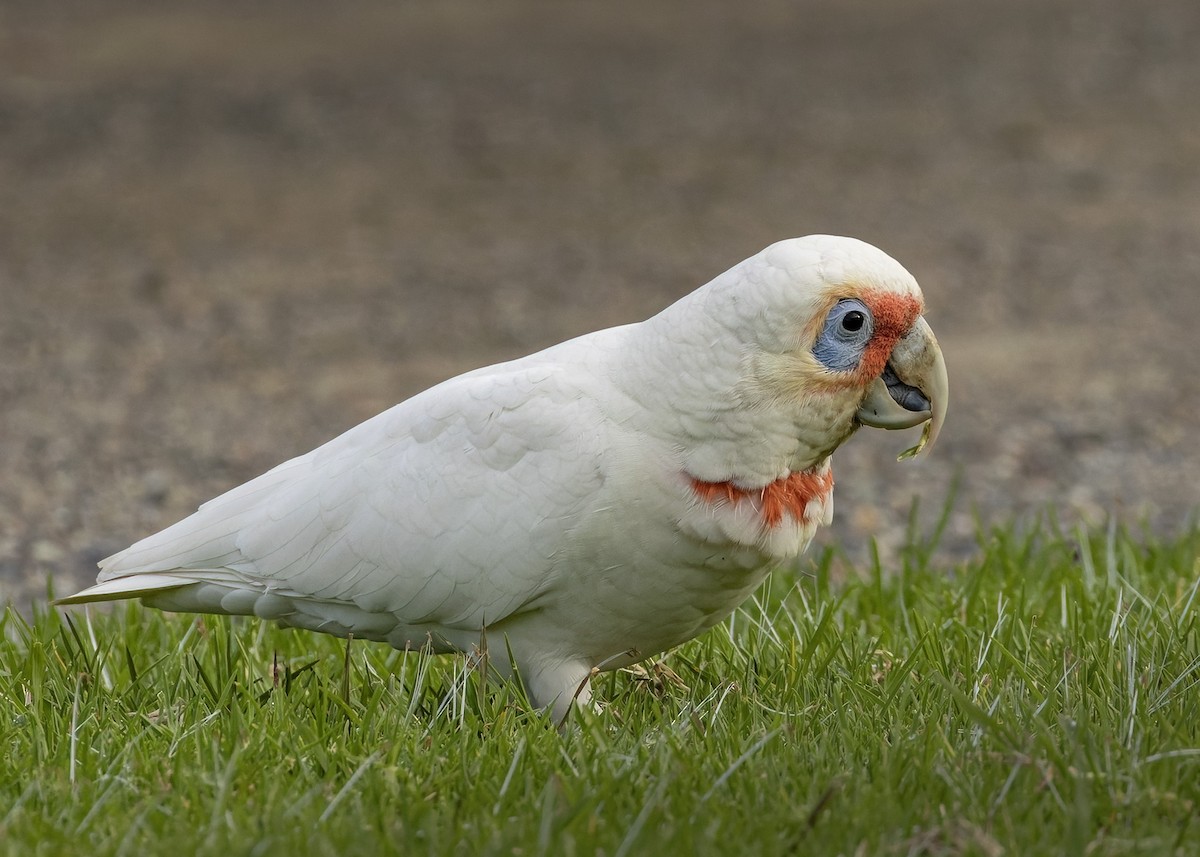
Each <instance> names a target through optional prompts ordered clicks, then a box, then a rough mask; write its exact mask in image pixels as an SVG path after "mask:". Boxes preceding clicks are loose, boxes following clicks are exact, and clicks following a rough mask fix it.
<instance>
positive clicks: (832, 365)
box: [813, 298, 875, 372]
mask: <svg viewBox="0 0 1200 857" xmlns="http://www.w3.org/2000/svg"><path fill="white" fill-rule="evenodd" d="M874 332H875V321H874V320H873V319H872V318H871V310H870V309H869V308H868V307H867V305H866V304H865V303H863V302H862V301H860V300H858V299H857V298H844V299H843V300H840V301H838V302H837V303H836V304H834V306H833V309H831V310H830V311H829V315H827V316H826V317H825V327H824V329H823V330H822V331H821V335H820V336H819V337H818V338H817V341H816V343H814V345H813V355H814V356H816V358H817V360H819V361H820V363H821V365H822V366H824V367H825V368H826V369H829V370H831V371H834V372H849V371H852V370H854V369H856V368H857V367H858V362H859V360H860V359H861V358H862V355H863V351H864V350H865V349H866V347H867V344H868V343H869V342H870V341H871V335H872V334H873V333H874Z"/></svg>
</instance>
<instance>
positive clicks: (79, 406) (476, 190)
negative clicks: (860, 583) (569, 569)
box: [0, 0, 1200, 603]
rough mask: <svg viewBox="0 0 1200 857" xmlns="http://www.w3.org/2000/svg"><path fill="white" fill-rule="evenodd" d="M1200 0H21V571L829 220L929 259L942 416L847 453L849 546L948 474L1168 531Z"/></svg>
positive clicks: (1005, 512)
mask: <svg viewBox="0 0 1200 857" xmlns="http://www.w3.org/2000/svg"><path fill="white" fill-rule="evenodd" d="M647 6H650V8H646V7H647ZM1197 44H1200V4H1197V3H1195V2H1194V0H1160V2H1155V3H1146V4H1135V3H1127V2H1119V0H1108V2H1105V0H1100V2H1070V0H1066V2H1047V0H975V2H972V3H957V2H950V0H916V1H915V2H909V3H894V4H879V3H868V2H857V0H855V2H845V0H811V2H803V3H794V2H787V3H782V2H780V3H765V2H751V3H738V4H732V3H711V4H710V3H696V2H688V3H681V2H680V3H677V2H666V3H658V4H642V3H635V2H628V0H618V2H605V3H603V4H599V3H597V4H558V3H549V2H525V0H521V2H513V1H512V0H510V2H505V3H486V2H483V0H475V1H474V2H460V1H459V0H439V2H437V3H418V2H410V3H386V4H384V3H379V4H374V3H350V4H337V5H336V7H335V6H334V5H333V4H323V3H311V4H302V3H287V4H284V3H261V4H257V3H256V4H232V3H228V4H223V3H216V2H209V3H191V4H155V5H151V4H133V3H128V4H123V3H120V2H113V3H105V4H93V3H84V2H77V3H76V4H74V5H73V4H72V3H69V2H68V3H55V4H40V3H22V2H11V3H5V4H4V5H3V6H0V297H2V298H3V304H2V305H3V311H2V313H0V461H2V462H3V471H2V472H3V478H2V479H0V598H3V597H8V598H12V599H14V600H16V601H18V602H19V603H28V601H29V600H30V599H31V598H38V597H41V596H42V595H44V593H45V590H46V580H47V578H48V577H49V576H51V575H52V576H53V578H54V580H55V585H56V586H57V587H58V589H59V590H60V591H62V590H68V589H71V588H73V587H75V586H76V585H78V584H81V583H83V582H84V581H86V580H88V579H90V578H91V577H92V575H93V573H94V563H95V561H96V560H97V559H99V558H100V557H102V556H104V555H106V554H107V553H109V552H111V551H114V550H117V549H119V548H121V547H124V546H125V545H126V544H128V543H129V542H131V541H132V540H134V539H136V538H138V537H140V536H142V535H145V534H147V533H149V532H151V531H153V530H155V529H157V528H159V527H162V526H164V525H166V524H168V523H170V522H172V521H174V520H176V519H178V518H180V517H182V516H183V515H185V514H186V513H188V512H189V511H191V510H192V509H194V508H195V507H196V505H197V504H199V503H200V502H202V501H204V500H205V499H207V498H209V497H211V496H213V495H215V494H216V493H218V492H220V491H222V490H224V489H226V488H229V487H231V486H233V485H235V484H237V483H238V482H241V481H243V480H245V479H248V478H250V477H252V476H254V475H255V474H257V473H259V472H261V471H262V470H264V469H266V468H268V467H270V466H272V465H273V464H275V463H277V462H279V461H281V460H283V459H284V458H287V457H290V456H292V455H294V454H297V453H300V452H303V451H306V450H307V449H309V448H311V447H312V446H314V445H316V444H318V443H320V442H321V441H323V440H325V439H327V438H329V437H331V436H333V435H335V434H337V433H339V432H341V431H342V430H344V429H346V428H348V427H350V426H351V425H354V424H355V423H357V422H359V421H361V420H362V419H364V418H366V417H368V416H370V415H372V414H374V413H375V412H377V411H379V410H381V409H383V408H385V407H387V406H388V405H390V404H391V403H393V402H395V401H399V400H400V399H403V398H405V397H406V396H408V395H410V394H412V393H414V392H416V391H417V390H419V389H421V388H423V387H425V386H428V385H430V384H432V383H434V382H436V381H438V380H440V379H442V378H444V377H446V376H448V375H451V374H454V373H456V372H459V371H461V370H465V369H468V368H472V367H474V366H477V365H481V364H483V363H487V362H493V361H495V360H499V359H504V358H508V357H512V356H516V355H519V354H522V353H526V352H528V351H531V350H534V349H536V348H538V347H541V346H544V345H547V344H550V343H553V342H556V341H559V340H561V339H564V338H566V337H569V336H572V335H575V334H578V333H582V332H584V331H587V330H590V329H593V328H596V327H601V326H606V325H610V324H617V323H622V322H626V321H630V320H635V319H640V318H643V317H645V316H647V315H649V314H651V313H653V312H655V311H656V310H657V309H659V308H660V307H662V306H663V305H665V304H666V303H668V302H670V301H671V300H672V299H674V298H675V297H677V296H679V295H681V294H683V293H685V292H687V291H689V290H691V289H692V288H694V287H695V286H697V285H699V284H701V283H703V282H704V281H706V280H707V279H709V278H710V277H711V276H713V275H715V274H716V273H718V272H720V271H721V270H723V269H724V268H726V267H728V266H729V265H731V264H733V263H735V262H737V261H738V260H740V259H742V258H744V257H745V256H747V255H750V254H751V253H754V252H756V251H757V250H758V249H760V248H761V247H762V246H764V245H766V244H768V243H770V242H772V241H774V240H776V239H779V238H783V237H789V236H793V235H802V234H807V233H810V232H834V233H842V234H850V235H855V236H858V237H861V238H864V239H866V240H869V241H871V242H873V243H875V244H877V245H879V246H880V247H882V248H884V249H885V250H887V251H888V252H890V253H892V254H893V255H894V256H896V257H897V258H898V259H900V260H901V261H902V262H903V263H904V264H905V265H906V266H907V267H908V268H909V269H910V270H911V271H913V273H914V274H916V276H917V278H918V279H919V280H920V281H921V282H922V284H923V286H924V289H925V292H926V296H927V301H928V304H929V307H930V313H929V315H930V320H931V323H932V324H933V326H934V329H935V330H936V331H937V333H938V335H939V337H940V338H941V340H942V343H943V346H944V350H945V353H946V359H947V362H948V364H949V367H950V372H951V382H952V387H953V400H952V406H951V412H950V418H949V420H948V422H947V425H946V428H945V431H944V433H943V440H942V441H941V442H940V443H939V444H938V448H937V449H936V450H935V451H934V454H933V455H932V456H931V457H930V458H929V459H928V460H925V461H919V462H917V463H906V464H898V463H896V462H895V461H894V455H895V453H896V452H898V451H899V450H900V449H903V448H904V447H905V446H907V445H909V441H910V440H911V438H910V437H907V436H905V437H898V436H896V435H887V434H885V433H882V432H863V433H861V434H860V436H859V437H857V438H855V439H854V440H853V441H852V442H851V443H850V444H849V445H848V446H847V447H845V448H844V449H843V450H842V451H841V452H840V453H839V454H838V456H837V458H836V459H835V463H836V472H837V476H838V506H839V516H838V521H837V524H836V525H835V526H834V527H833V528H832V530H831V531H830V532H829V533H827V534H825V535H823V536H822V539H823V542H824V543H826V544H838V545H840V546H842V547H844V548H845V549H846V550H847V551H848V552H849V553H850V554H851V555H852V556H853V555H856V554H861V551H862V550H863V549H864V546H865V545H866V543H867V537H868V536H872V535H873V536H877V537H878V538H879V540H880V543H881V545H882V546H883V549H884V551H885V553H887V552H888V551H891V550H893V549H894V548H895V545H896V544H897V542H898V540H899V539H900V538H901V537H902V533H903V527H904V524H905V519H906V516H907V512H908V509H909V506H910V504H911V502H912V498H913V497H914V496H920V497H921V498H922V504H923V508H925V509H926V510H927V512H928V511H929V510H930V507H934V508H936V507H938V506H939V504H941V503H942V502H943V499H944V497H945V496H946V494H947V492H948V490H949V489H950V486H951V484H952V483H954V482H955V480H956V479H957V480H958V483H959V490H958V500H957V502H956V504H955V505H954V507H953V509H954V511H953V514H952V517H951V520H950V527H949V533H948V536H947V539H946V542H945V545H944V546H943V552H944V556H946V557H947V561H952V560H953V557H955V556H957V555H960V554H961V552H963V551H967V550H969V549H970V544H971V534H972V531H973V529H974V527H975V525H976V524H975V521H976V516H978V518H979V519H980V520H982V521H983V522H984V523H985V524H990V523H996V522H1006V521H1009V520H1011V519H1013V518H1018V519H1028V518H1030V517H1032V516H1034V515H1036V514H1037V513H1038V512H1039V510H1041V509H1043V508H1045V506H1046V505H1047V504H1053V506H1054V507H1055V508H1056V509H1057V510H1058V514H1059V517H1060V518H1061V519H1062V520H1063V521H1065V522H1067V523H1071V522H1074V521H1077V520H1082V521H1086V522H1092V523H1101V522H1103V521H1104V520H1105V518H1106V516H1108V515H1112V514H1115V515H1116V516H1117V517H1118V518H1119V519H1120V520H1123V521H1127V522H1130V523H1135V524H1136V523H1140V522H1146V523H1147V524H1148V525H1149V526H1150V527H1152V528H1153V529H1155V530H1158V531H1170V530H1172V529H1174V528H1178V527H1180V526H1182V525H1184V523H1185V522H1186V521H1187V520H1188V519H1189V517H1190V516H1192V515H1194V513H1195V511H1196V508H1197V505H1198V503H1200V492H1198V490H1197V476H1198V473H1200V456H1198V454H1197V452H1196V448H1195V446H1194V445H1193V443H1192V440H1193V435H1194V431H1193V424H1194V422H1195V419H1196V416H1197V413H1198V411H1200V378H1198V376H1197V372H1196V367H1197V365H1198V360H1197V358H1198V357H1200V345H1198V338H1197V334H1196V330H1197V326H1198V325H1200V241H1198V238H1200V97H1197V93H1198V92H1200V61H1198V60H1197V58H1196V56H1197V55H1196V45H1197Z"/></svg>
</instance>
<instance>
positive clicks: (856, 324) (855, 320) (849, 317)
mask: <svg viewBox="0 0 1200 857" xmlns="http://www.w3.org/2000/svg"><path fill="white" fill-rule="evenodd" d="M866 321H867V317H866V316H865V315H863V314H862V313H861V312H859V311H858V310H856V309H854V310H850V312H848V313H846V314H845V315H844V316H842V330H848V331H850V332H851V333H858V331H860V330H862V326H863V325H864V324H865V323H866Z"/></svg>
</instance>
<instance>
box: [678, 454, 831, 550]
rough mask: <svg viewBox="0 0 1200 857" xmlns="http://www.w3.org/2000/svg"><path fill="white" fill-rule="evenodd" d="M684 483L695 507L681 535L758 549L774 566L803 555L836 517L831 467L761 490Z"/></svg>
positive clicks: (695, 481)
mask: <svg viewBox="0 0 1200 857" xmlns="http://www.w3.org/2000/svg"><path fill="white" fill-rule="evenodd" d="M684 480H685V483H686V490H687V491H688V492H689V493H690V499H691V502H690V503H689V505H688V506H687V509H686V511H685V513H684V515H683V516H682V518H681V520H680V527H681V529H683V530H684V531H685V532H687V533H688V534H689V535H692V536H695V537H699V538H700V539H702V540H704V541H708V542H713V543H720V542H732V543H733V544H736V545H740V546H743V547H757V548H758V549H760V550H762V552H763V553H764V554H765V555H766V557H767V558H769V559H770V560H775V561H779V560H786V559H791V558H792V557H795V556H796V555H798V554H799V553H800V552H801V551H802V550H804V548H805V547H806V546H807V545H808V542H809V541H810V540H811V539H812V537H813V535H814V534H815V532H816V530H817V527H819V526H821V525H822V524H827V523H829V519H830V517H831V516H832V512H833V473H832V471H831V470H830V469H829V466H828V464H827V463H826V464H824V465H823V466H821V467H819V468H816V469H814V470H807V471H800V472H796V473H790V474H788V475H787V476H784V477H781V478H779V479H776V480H775V481H773V482H769V483H767V484H765V485H762V486H760V487H756V488H752V487H745V486H742V485H739V484H737V483H736V482H735V481H732V480H729V481H724V482H708V481H704V480H701V479H697V478H695V477H692V476H690V475H687V474H684Z"/></svg>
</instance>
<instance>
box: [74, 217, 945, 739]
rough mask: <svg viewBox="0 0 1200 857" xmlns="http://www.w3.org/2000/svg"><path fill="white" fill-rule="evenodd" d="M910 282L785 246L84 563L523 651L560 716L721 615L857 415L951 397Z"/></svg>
mask: <svg viewBox="0 0 1200 857" xmlns="http://www.w3.org/2000/svg"><path fill="white" fill-rule="evenodd" d="M923 312H924V304H923V299H922V296H921V291H920V289H919V288H918V286H917V283H916V281H915V280H914V279H913V277H912V276H911V275H910V274H909V273H908V271H906V270H905V269H904V268H903V267H901V266H900V265H899V264H898V263H897V262H896V261H895V260H893V259H892V258H890V257H889V256H887V255H886V254H884V253H883V252H881V251H880V250H878V249H876V248H874V247H872V246H870V245H869V244H864V243H863V242H861V241H857V240H854V239H851V238H838V237H832V236H822V235H814V236H809V237H807V238H796V239H791V240H787V241H781V242H779V243H777V244H773V245H771V246H770V247H768V248H766V249H765V250H763V251H762V252H761V253H758V254H757V255H755V256H752V257H750V258H749V259H746V260H745V261H743V262H741V263H739V264H737V265H735V266H734V267H733V268H731V269H729V270H728V271H726V272H725V273H723V274H721V275H720V276H718V277H717V278H716V279H714V280H713V281H712V282H710V283H708V284H707V285H705V286H702V287H700V288H699V289H697V290H696V291H694V292H692V293H691V294H689V295H687V296H686V297H684V298H682V299H680V300H679V301H677V302H676V303H674V304H672V305H671V306H669V307H667V308H666V309H664V310H663V311H662V312H660V313H659V314H658V315H655V316H654V317H652V318H650V319H648V320H646V321H643V322H640V323H637V324H629V325H624V326H622V327H614V328H609V329H607V330H600V331H597V332H595V333H590V334H587V335H585V336H580V337H578V338H576V339H572V340H569V341H567V342H564V343H561V344H560V345H555V346H553V347H551V348H547V349H546V350H544V351H539V352H537V353H536V354H531V355H529V356H528V357H523V358H521V359H519V360H513V361H510V362H507V363H500V364H497V365H495V366H488V367H485V368H482V369H477V370H475V371H473V372H468V373H466V374H464V375H459V376H458V377H455V378H451V379H450V380H448V381H445V382H443V383H441V384H438V385H437V386H435V387H432V388H430V389H428V390H425V391H424V392H422V393H419V394H417V395H416V396H413V397H412V398H411V399H408V400H406V401H404V402H401V403H400V404H398V405H396V406H394V407H392V408H390V409H389V410H387V411H385V412H383V413H382V414H379V415H378V416H376V417H374V418H372V419H369V420H367V421H366V422H364V423H362V424H361V425H359V426H356V427H355V428H352V429H350V430H349V431H347V432H346V433H345V434H343V435H341V436H339V437H337V438H334V439H333V440H331V441H329V442H328V443H326V444H325V445H323V446H321V447H319V448H317V449H315V450H313V451H312V452H309V453H308V454H306V455H301V456H299V457H298V458H293V459H292V460H290V461H287V462H284V463H283V464H281V465H279V466H278V467H276V468H275V469H273V470H271V471H269V472H267V473H265V474H263V475H262V476H259V477H258V478H257V479H253V480H251V481H250V482H247V483H246V484H244V485H241V486H239V487H237V488H234V489H233V490H231V491H229V492H227V493H225V494H222V495H221V496H220V497H217V498H216V499H214V500H211V501H210V502H208V503H206V504H204V505H203V506H201V507H200V509H199V511H197V512H196V513H194V514H193V515H191V516H190V517H187V518H185V519H184V520H182V521H180V522H179V523H177V524H175V525H173V526H171V527H168V528H167V529H165V530H163V531H162V532H159V533H156V534H154V535H152V536H149V537H147V538H145V539H142V540H141V541H140V542H137V543H136V544H134V545H133V546H132V547H130V548H127V549H126V550H124V551H122V552H120V553H118V554H116V555H114V556H111V557H109V558H108V559H106V560H104V561H103V562H101V563H100V567H101V573H100V575H99V582H98V583H97V584H96V585H95V586H93V587H91V588H90V589H86V590H84V591H83V592H80V593H78V594H76V595H72V596H69V597H67V598H64V599H62V602H61V603H65V604H79V603H84V602H90V601H105V600H111V599H121V598H134V597H138V598H142V599H143V600H144V601H145V603H147V604H149V605H151V606H154V607H159V608H162V609H164V610H177V611H192V612H201V613H225V614H242V615H254V616H259V617H261V618H264V619H273V620H276V621H278V622H280V623H282V624H285V625H289V626H294V627H298V628H307V629H309V630H312V631H321V632H324V633H330V634H337V635H340V636H346V635H351V634H352V635H353V636H354V637H356V638H365V639H369V640H378V641H383V642H387V643H390V644H391V645H393V646H395V647H397V648H401V649H403V648H412V649H420V648H422V647H428V648H431V649H432V650H433V651H436V652H454V651H467V652H469V651H471V650H473V649H475V648H476V647H478V646H479V644H480V641H481V639H483V638H484V637H486V639H487V640H489V641H492V645H491V646H490V652H489V660H490V662H491V663H492V664H495V665H496V666H497V667H498V668H499V669H500V670H501V671H505V672H507V671H511V670H512V668H513V666H514V665H515V666H516V667H517V668H518V670H519V673H520V676H521V678H522V680H523V681H524V683H525V686H526V688H527V690H528V693H529V696H530V698H531V699H532V701H533V702H534V703H535V704H537V705H539V706H551V707H552V708H553V712H554V716H555V717H556V718H558V719H561V718H563V717H565V716H566V714H567V712H568V711H569V709H570V706H571V705H572V703H573V702H575V701H580V702H583V701H586V700H587V699H588V698H589V697H590V691H589V688H588V686H587V684H588V679H589V676H591V675H592V674H593V672H594V670H596V669H600V670H606V669H614V668H617V667H622V666H628V665H630V664H632V663H634V662H637V661H639V660H641V659H644V658H647V657H649V656H651V655H654V654H657V653H660V652H662V651H664V650H666V649H669V648H671V647H673V646H676V645H678V644H679V643H682V642H684V641H685V640H689V639H691V638H692V637H695V636H696V635H698V634H701V633H703V632H704V631H706V630H707V629H709V628H711V627H712V626H713V625H714V624H716V623H717V622H720V621H721V620H722V619H724V618H725V617H726V616H728V615H729V614H730V613H731V612H732V611H733V610H734V609H736V608H737V606H738V605H739V604H740V603H741V602H742V601H743V600H744V599H745V598H746V597H747V596H748V595H749V594H750V593H751V592H752V591H753V590H754V589H755V588H756V587H757V586H758V585H759V584H760V583H761V582H762V580H763V578H764V577H765V576H766V575H767V574H768V572H769V571H770V570H771V569H772V568H774V567H776V566H778V565H779V564H781V563H783V562H785V561H787V560H790V559H792V558H793V557H795V556H796V555H797V554H799V553H800V552H801V551H802V550H804V548H805V547H806V546H807V544H808V543H809V540H810V539H811V538H812V536H813V533H814V532H815V530H816V529H817V527H818V526H820V525H822V524H827V523H828V522H829V520H830V517H831V515H832V511H833V505H832V492H833V475H832V471H831V470H830V456H831V454H832V453H833V452H834V450H836V449H837V448H838V446H840V445H841V444H842V442H843V441H845V440H846V439H847V438H849V437H850V435H852V434H853V433H854V431H855V430H856V429H857V428H858V427H859V426H861V425H868V426H875V427H879V428H885V429H902V428H910V427H913V426H916V425H920V424H922V423H924V424H925V428H924V431H923V433H922V436H921V441H920V443H919V444H918V445H917V446H916V447H914V448H913V449H911V450H908V454H915V453H916V452H917V451H919V450H920V449H921V448H922V447H923V446H924V445H926V443H931V442H932V441H933V440H934V438H936V436H937V434H938V431H939V429H940V428H941V425H942V421H943V419H944V418H945V415H946V406H947V396H948V386H947V378H946V366H945V363H944V361H943V359H942V354H941V350H940V349H939V347H938V344H937V340H936V339H935V338H934V335H933V332H932V331H931V330H930V328H929V325H928V324H927V323H926V322H925V320H924V318H923V315H922V314H923Z"/></svg>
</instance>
